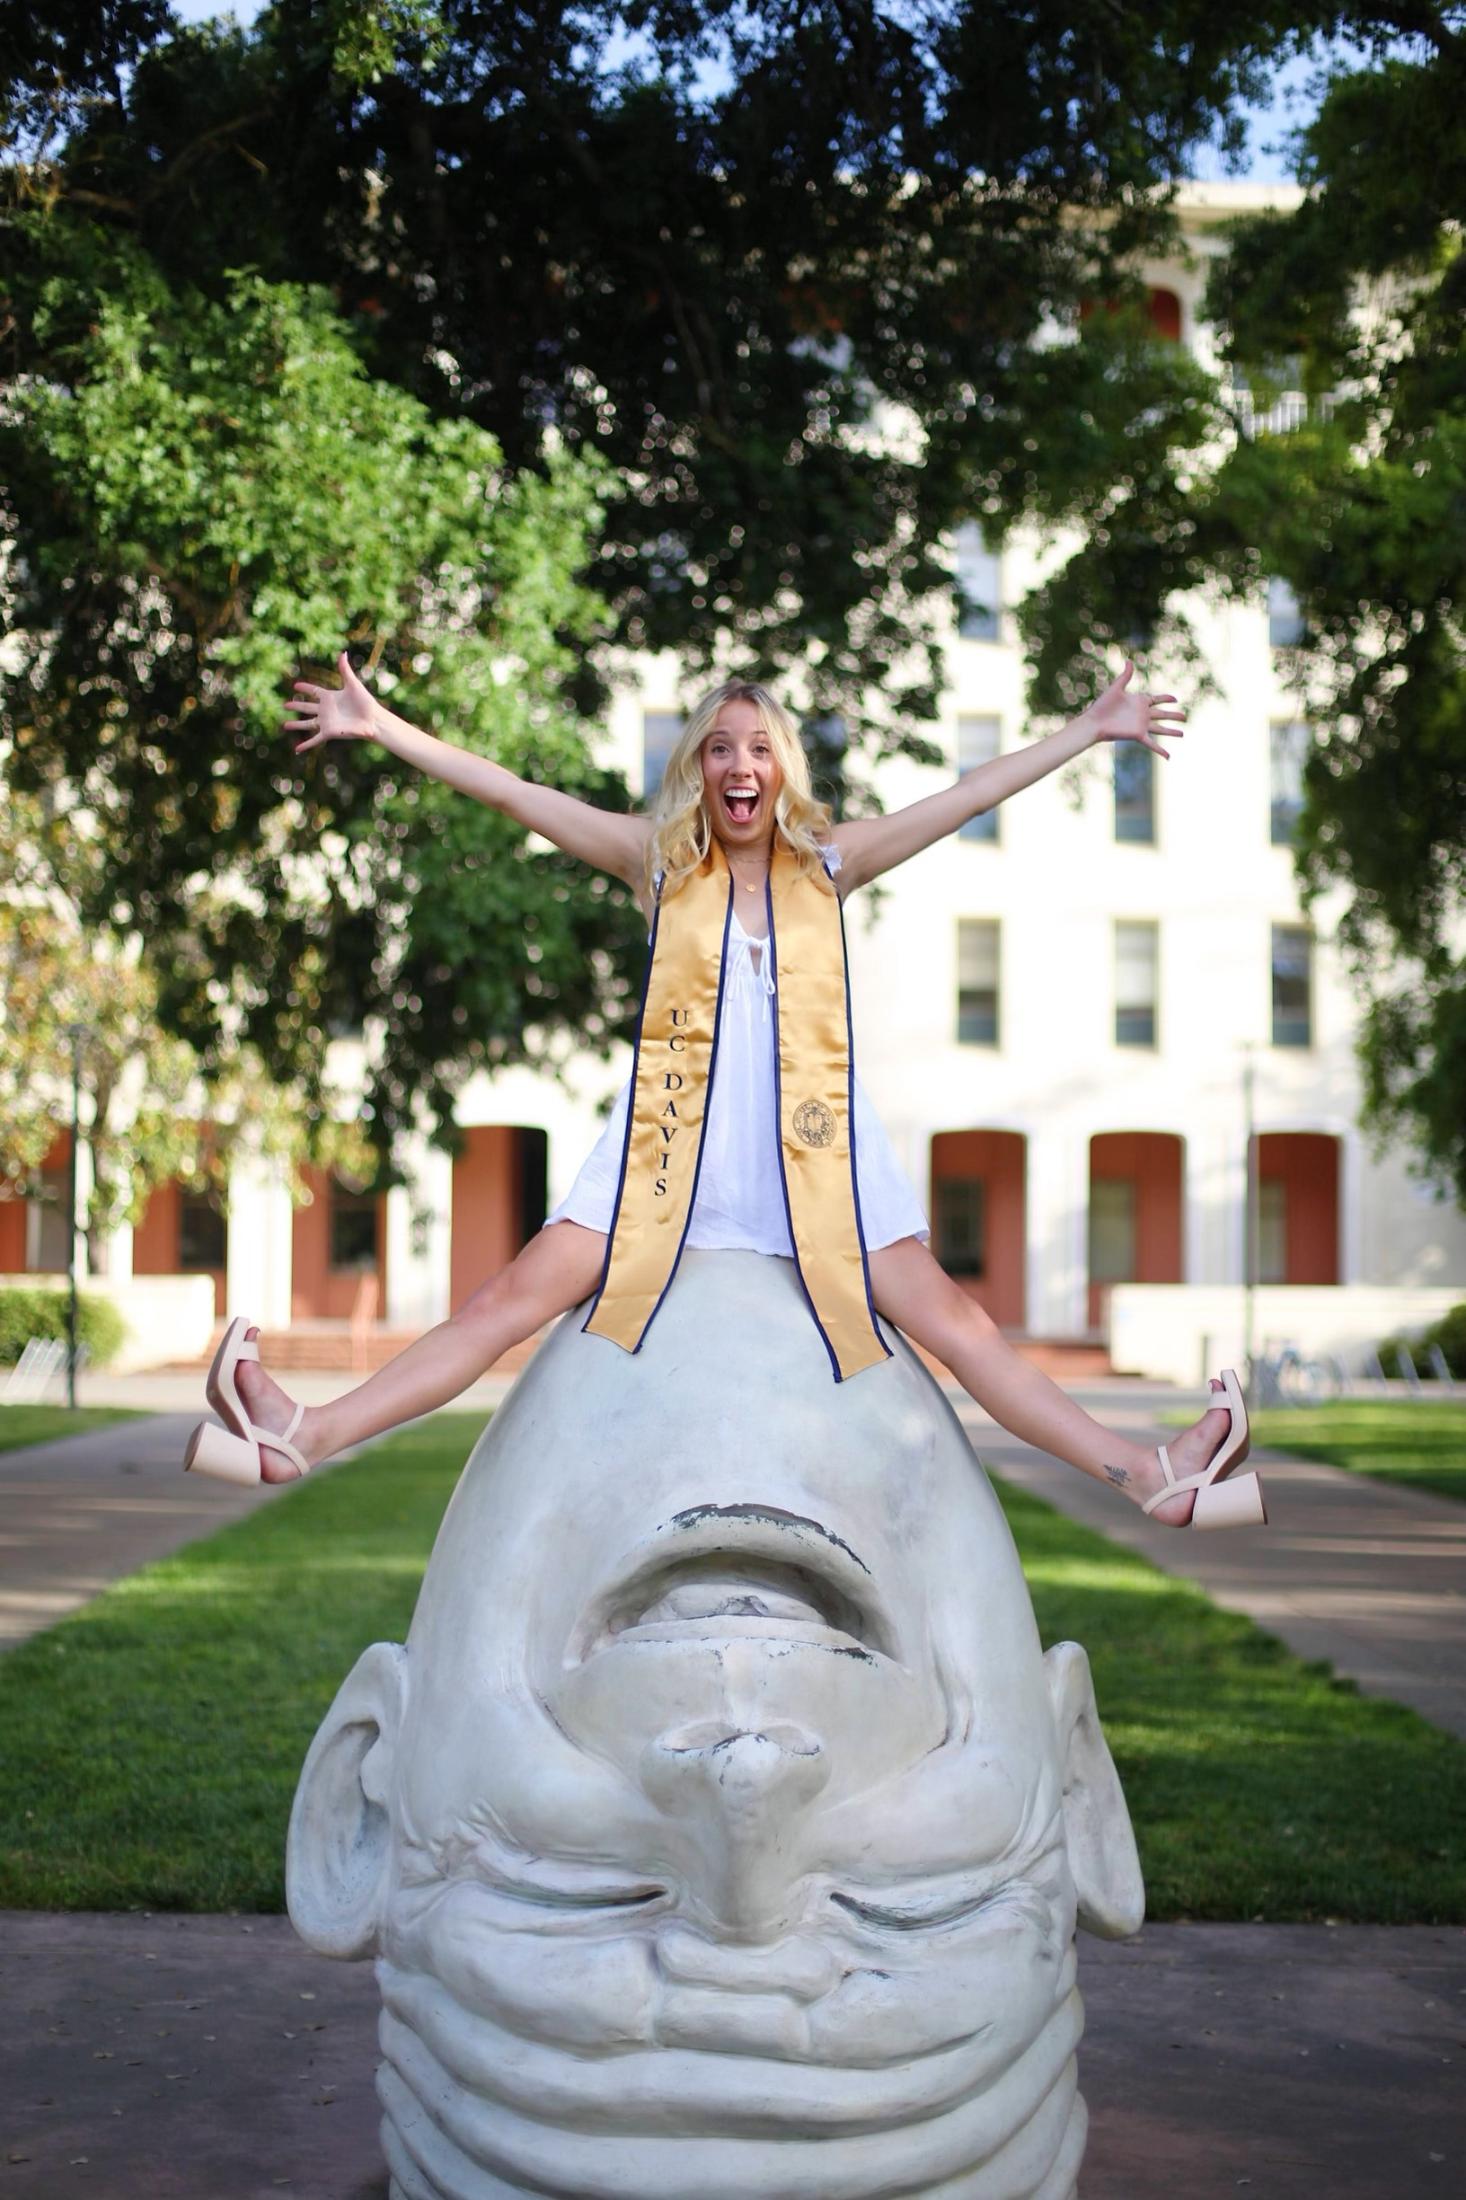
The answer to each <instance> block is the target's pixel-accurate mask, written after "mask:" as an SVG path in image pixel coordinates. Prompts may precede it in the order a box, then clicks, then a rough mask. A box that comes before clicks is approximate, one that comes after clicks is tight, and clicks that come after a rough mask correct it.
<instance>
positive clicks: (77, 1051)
mask: <svg viewBox="0 0 1466 2200" xmlns="http://www.w3.org/2000/svg"><path fill="white" fill-rule="evenodd" d="M86 1031H87V1027H86V1025H85V1024H68V1025H67V1026H66V1036H67V1038H68V1039H69V1040H70V1041H71V1165H70V1167H69V1168H68V1169H67V1172H66V1403H67V1405H68V1406H69V1407H70V1408H71V1410H72V1412H73V1413H74V1412H75V1411H76V1358H77V1331H78V1329H79V1327H80V1320H79V1316H80V1311H81V1309H80V1305H79V1302H78V1293H77V1274H76V1238H77V1226H76V1182H77V1172H76V1158H77V1149H78V1147H79V1146H80V1144H81V1043H82V1040H83V1039H84V1038H85V1037H86Z"/></svg>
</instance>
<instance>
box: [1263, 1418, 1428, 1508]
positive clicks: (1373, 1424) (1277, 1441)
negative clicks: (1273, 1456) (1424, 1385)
mask: <svg viewBox="0 0 1466 2200" xmlns="http://www.w3.org/2000/svg"><path fill="white" fill-rule="evenodd" d="M1252 1430H1253V1435H1254V1436H1255V1437H1256V1439H1257V1441H1258V1442H1259V1443H1261V1444H1271V1445H1274V1446H1275V1447H1276V1448H1277V1449H1278V1450H1279V1451H1291V1452H1292V1453H1293V1454H1294V1456H1295V1457H1296V1458H1299V1459H1322V1460H1325V1461H1327V1463H1328V1464H1329V1465H1330V1466H1332V1467H1348V1468H1350V1469H1352V1471H1353V1472H1354V1473H1355V1474H1376V1475H1378V1476H1379V1477H1380V1478H1381V1480H1383V1481H1386V1482H1403V1483H1405V1484H1407V1485H1408V1486H1409V1487H1410V1488H1412V1489H1417V1490H1434V1491H1435V1492H1436V1494H1437V1496H1439V1497H1458V1498H1463V1499H1466V1399H1461V1400H1460V1401H1452V1400H1450V1399H1444V1398H1443V1399H1441V1400H1440V1402H1439V1403H1436V1402H1435V1401H1434V1400H1432V1401H1430V1402H1428V1403H1426V1402H1414V1403H1407V1402H1406V1401H1405V1400H1404V1399H1394V1398H1390V1399H1385V1398H1380V1399H1373V1398H1371V1399H1364V1398H1343V1399H1340V1400H1339V1401H1338V1403H1337V1404H1334V1405H1322V1406H1270V1407H1269V1408H1268V1409H1267V1411H1266V1412H1264V1413H1255V1414H1254V1415H1253V1416H1252Z"/></svg>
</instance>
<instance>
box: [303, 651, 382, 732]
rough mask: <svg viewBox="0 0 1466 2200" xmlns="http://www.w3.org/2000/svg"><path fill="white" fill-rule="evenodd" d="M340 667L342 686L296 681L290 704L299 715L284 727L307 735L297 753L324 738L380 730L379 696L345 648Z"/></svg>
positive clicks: (337, 668)
mask: <svg viewBox="0 0 1466 2200" xmlns="http://www.w3.org/2000/svg"><path fill="white" fill-rule="evenodd" d="M336 670H337V671H338V672H339V673H340V675H341V685H340V687H339V688H323V687H317V686H316V685H315V683H314V681H312V680H297V681H296V683H295V699H294V701H293V702H292V703H291V705H290V708H291V709H292V710H293V711H294V712H295V713H296V716H295V717H293V718H287V719H286V721H285V726H284V730H285V732H286V733H304V734H305V735H306V736H307V738H306V739H305V740H304V741H297V742H296V744H295V753H296V755H297V756H299V755H301V754H302V752H303V751H304V750H306V749H314V748H319V747H320V745H321V743H322V742H323V741H370V740H371V739H372V737H373V735H374V734H375V733H376V731H377V702H376V698H375V697H374V696H373V695H372V693H371V690H370V689H369V688H367V687H365V686H364V685H363V684H362V682H361V681H360V680H358V678H357V676H356V674H355V673H354V672H353V671H352V669H351V660H350V658H349V657H348V656H347V654H346V652H345V650H344V649H343V650H342V652H341V654H340V656H339V657H338V658H337V659H336Z"/></svg>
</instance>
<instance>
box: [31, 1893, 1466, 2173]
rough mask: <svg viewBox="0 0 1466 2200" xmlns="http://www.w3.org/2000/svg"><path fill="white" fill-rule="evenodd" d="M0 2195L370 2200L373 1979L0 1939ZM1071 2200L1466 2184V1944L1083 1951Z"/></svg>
mask: <svg viewBox="0 0 1466 2200" xmlns="http://www.w3.org/2000/svg"><path fill="white" fill-rule="evenodd" d="M0 1980H3V1993H0V2064H3V2068H4V2098H5V2101H6V2104H7V2105H6V2107H5V2108H4V2110H0V2180H3V2182H0V2192H3V2193H5V2194H8V2195H9V2194H13V2195H14V2196H15V2200H280V2196H281V2195H286V2196H287V2200H288V2196H290V2195H295V2196H297V2200H386V2190H387V2185H386V2177H385V2174H384V2171H383V2168H382V2162H381V2157H380V2154H379V2152H378V2148H377V2136H376V2127H377V2108H376V2102H375V2099H374V2097H373V2090H372V2078H373V2072H374V2070H375V2067H376V2062H377V2051H376V2041H375V2020H376V2010H377V1995H376V1984H375V1980H374V1978H373V1975H372V1970H371V1966H370V1965H369V1964H364V1963H357V1964H344V1963H328V1962H325V1961H324V1960H322V1959H321V1958H320V1957H317V1956H312V1955H310V1954H308V1953H307V1951H306V1950H305V1949H304V1948H303V1947H302V1946H301V1945H300V1943H299V1942H298V1941H297V1940H296V1939H295V1937H294V1934H293V1933H292V1931H291V1928H290V1925H289V1923H288V1921H287V1920H286V1919H284V1918H281V1917H249V1918H242V1917H145V1916H126V1917H89V1916H70V1917H53V1916H47V1915H43V1914H35V1915H28V1914H20V1915H16V1914H12V1915H10V1916H6V1917H0ZM1080 1982H1081V1986H1082V1989H1083V1991H1084V1994H1085V1997H1086V2001H1087V2004H1088V2029H1087V2032H1086V2035H1085V2041H1084V2045H1083V2047H1082V2048H1081V2050H1080V2063H1079V2068H1080V2084H1081V2087H1082V2089H1083V2092H1084V2094H1085V2097H1086V2099H1087V2100H1088V2102H1089V2106H1090V2111H1091V2116H1092V2119H1093V2121H1092V2126H1091V2134H1090V2143H1089V2153H1088V2157H1087V2161H1086V2165H1085V2172H1084V2176H1083V2180H1082V2189H1083V2195H1084V2200H1238V2194H1239V2192H1240V2193H1242V2194H1244V2196H1245V2200H1324V2196H1327V2200H1415V2196H1416V2195H1417V2194H1418V2195H1431V2196H1435V2195H1439V2196H1441V2200H1444V2196H1445V2195H1447V2194H1448V2193H1451V2192H1459V2191H1460V2190H1461V2189H1462V2184H1463V2180H1466V2086H1463V2085H1462V2082H1461V2079H1462V2073H1463V2070H1466V1932H1461V1931H1443V1930H1438V1929H1436V1928H1434V1927H1428V1926H1410V1927H1404V1928H1385V1927H1380V1926H1367V1925H1366V1926H1357V1925H1356V1926H1338V1927H1326V1926H1268V1925H1151V1926H1147V1927H1146V1928H1145V1930H1144V1931H1143V1932H1142V1933H1141V1934H1140V1935H1139V1937H1138V1938H1137V1939H1135V1940H1133V1941H1128V1942H1125V1943H1123V1944H1121V1945H1118V1946H1113V1945H1108V1944H1106V1943H1103V1942H1099V1941H1091V1940H1087V1939H1082V1940H1081V1943H1080Z"/></svg>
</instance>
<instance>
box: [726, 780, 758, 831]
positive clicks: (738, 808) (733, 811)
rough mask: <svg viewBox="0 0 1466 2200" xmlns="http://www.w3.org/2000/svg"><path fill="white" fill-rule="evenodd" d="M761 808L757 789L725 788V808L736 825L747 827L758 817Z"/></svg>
mask: <svg viewBox="0 0 1466 2200" xmlns="http://www.w3.org/2000/svg"><path fill="white" fill-rule="evenodd" d="M758 806H759V790H758V788H757V787H725V788H724V789H723V808H724V809H725V810H726V811H727V813H728V815H729V817H730V818H732V820H733V822H734V824H735V825H747V824H748V823H749V822H750V820H751V819H752V818H753V817H754V816H756V814H757V812H758Z"/></svg>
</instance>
